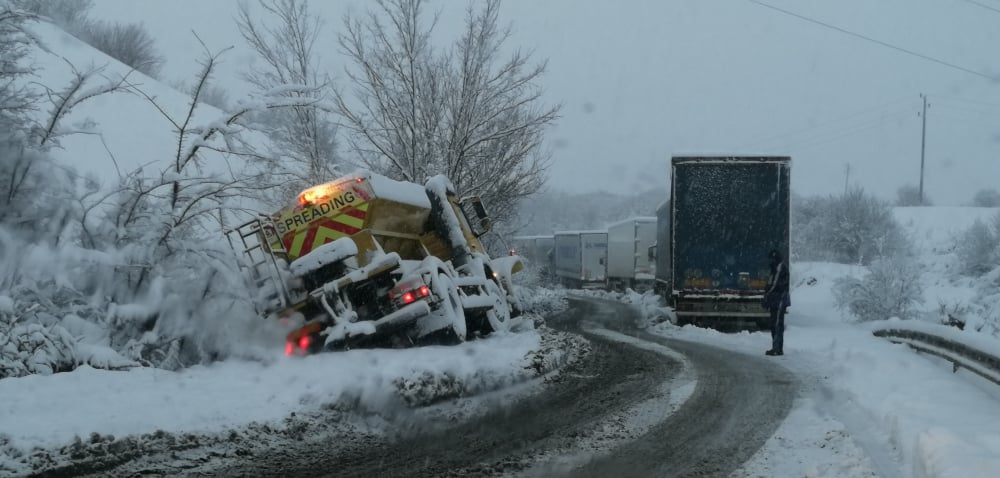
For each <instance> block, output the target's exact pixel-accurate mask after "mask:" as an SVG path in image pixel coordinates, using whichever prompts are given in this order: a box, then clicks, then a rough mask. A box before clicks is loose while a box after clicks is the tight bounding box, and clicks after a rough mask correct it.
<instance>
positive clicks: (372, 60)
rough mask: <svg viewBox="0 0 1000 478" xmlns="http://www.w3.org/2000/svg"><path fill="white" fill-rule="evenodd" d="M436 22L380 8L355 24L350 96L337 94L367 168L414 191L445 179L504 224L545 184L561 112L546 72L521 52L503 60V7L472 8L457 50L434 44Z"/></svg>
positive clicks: (407, 7) (396, 6) (347, 47)
mask: <svg viewBox="0 0 1000 478" xmlns="http://www.w3.org/2000/svg"><path fill="white" fill-rule="evenodd" d="M436 21H437V18H436V17H431V18H430V19H426V18H425V14H424V2H423V0H379V1H378V9H376V10H375V11H371V12H368V14H367V15H366V16H363V17H360V18H351V17H348V18H346V19H345V22H344V23H345V30H344V31H345V32H344V34H342V35H341V36H340V45H341V48H342V50H343V51H344V53H345V54H346V55H347V56H348V58H349V59H350V60H351V63H352V68H349V69H348V70H347V72H346V74H347V77H348V79H349V80H350V81H351V88H350V89H349V93H350V94H348V93H344V92H338V95H337V98H336V105H337V109H338V112H339V113H340V115H341V117H342V118H343V121H344V125H345V127H346V128H347V129H348V130H349V133H350V135H349V142H350V143H349V144H350V146H351V148H352V150H353V151H354V153H355V154H356V155H357V157H358V160H359V162H361V163H362V164H363V165H365V166H366V167H368V168H370V169H372V170H374V171H376V172H379V173H382V174H386V175H388V176H390V177H394V178H397V179H403V180H407V181H414V182H422V181H424V180H425V179H427V178H428V177H430V176H433V175H436V174H445V175H447V176H448V177H449V178H450V179H451V180H452V182H453V183H454V184H455V186H456V188H457V189H458V190H459V192H460V193H462V194H468V195H472V194H475V195H479V196H480V197H482V198H483V200H484V201H486V202H487V203H488V204H489V205H490V207H491V209H492V210H493V211H492V212H493V214H494V216H495V217H497V218H498V219H500V220H503V219H504V218H507V217H509V216H510V215H512V214H513V213H514V206H515V204H516V202H517V200H518V199H520V198H522V197H525V196H527V195H530V194H532V193H534V192H535V191H537V190H538V189H539V188H540V187H541V186H542V184H543V183H544V180H545V176H544V174H545V169H546V166H547V164H548V160H549V154H548V152H547V151H546V150H545V149H544V146H543V140H544V132H545V130H546V128H547V127H548V126H550V125H551V124H552V123H553V122H554V121H555V120H556V118H557V116H558V112H559V106H546V105H544V104H543V101H542V92H541V89H540V87H539V86H538V84H537V83H538V81H539V80H540V78H541V76H542V74H543V73H544V72H545V63H544V62H542V63H539V64H535V63H533V61H532V59H531V54H530V52H529V53H525V52H522V51H519V50H518V51H514V52H513V53H512V54H510V55H509V56H507V57H506V58H504V53H503V49H504V45H505V43H506V42H507V41H508V40H509V38H510V28H509V27H501V26H499V2H498V1H497V0H488V1H486V2H483V3H476V4H472V5H470V7H469V9H468V12H467V16H466V25H465V30H464V32H463V34H462V36H461V37H460V38H459V39H458V40H457V41H456V42H455V43H454V44H453V45H451V46H450V48H447V49H444V50H438V49H436V48H435V47H434V45H433V44H432V41H431V34H432V32H433V30H434V26H435V24H436Z"/></svg>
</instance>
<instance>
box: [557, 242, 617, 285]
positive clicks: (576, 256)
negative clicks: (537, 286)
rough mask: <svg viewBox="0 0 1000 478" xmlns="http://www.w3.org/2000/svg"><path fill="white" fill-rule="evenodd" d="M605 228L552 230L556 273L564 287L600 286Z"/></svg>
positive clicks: (603, 269)
mask: <svg viewBox="0 0 1000 478" xmlns="http://www.w3.org/2000/svg"><path fill="white" fill-rule="evenodd" d="M607 255H608V232H607V231H560V232H556V233H555V266H556V276H557V277H558V278H559V279H560V282H562V284H563V285H565V286H566V287H574V288H581V287H604V285H605V283H604V281H605V277H606V275H605V267H604V264H605V261H606V260H607Z"/></svg>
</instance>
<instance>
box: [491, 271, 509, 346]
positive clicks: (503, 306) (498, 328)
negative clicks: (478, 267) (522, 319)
mask: <svg viewBox="0 0 1000 478" xmlns="http://www.w3.org/2000/svg"><path fill="white" fill-rule="evenodd" d="M486 293H487V294H489V295H490V297H492V298H493V301H494V304H493V308H491V309H490V310H488V311H486V321H487V322H489V328H490V330H489V331H488V332H491V333H492V332H506V331H508V330H510V304H508V303H507V294H504V292H503V290H502V289H501V288H500V286H499V285H497V283H496V282H493V281H492V280H487V281H486Z"/></svg>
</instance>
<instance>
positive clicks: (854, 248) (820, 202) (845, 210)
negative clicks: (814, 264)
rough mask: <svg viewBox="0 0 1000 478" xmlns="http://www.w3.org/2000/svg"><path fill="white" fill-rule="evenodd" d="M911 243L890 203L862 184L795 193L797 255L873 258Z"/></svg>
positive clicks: (856, 260)
mask: <svg viewBox="0 0 1000 478" xmlns="http://www.w3.org/2000/svg"><path fill="white" fill-rule="evenodd" d="M910 247H911V245H910V242H909V240H908V239H907V238H906V236H905V235H904V234H903V231H902V228H901V227H900V226H899V224H898V223H897V222H896V220H895V218H893V216H892V208H891V207H890V206H889V204H888V203H887V202H885V201H883V200H881V199H879V198H877V197H875V196H872V195H870V194H868V193H866V192H865V191H864V189H861V188H855V189H852V190H850V191H848V192H847V193H846V194H843V195H840V196H828V197H805V198H802V197H795V198H794V199H793V207H792V251H793V254H794V259H797V260H810V261H833V262H840V263H845V264H869V263H871V262H872V261H873V260H875V259H877V258H879V257H886V256H894V255H898V254H904V253H907V252H908V251H909V250H910Z"/></svg>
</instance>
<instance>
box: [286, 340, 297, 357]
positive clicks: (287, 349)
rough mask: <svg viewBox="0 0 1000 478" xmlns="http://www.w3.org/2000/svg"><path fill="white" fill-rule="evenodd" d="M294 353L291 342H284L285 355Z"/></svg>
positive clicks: (293, 346)
mask: <svg viewBox="0 0 1000 478" xmlns="http://www.w3.org/2000/svg"><path fill="white" fill-rule="evenodd" d="M293 353H295V345H293V344H292V343H291V342H285V355H289V356H290V355H292V354H293Z"/></svg>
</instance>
